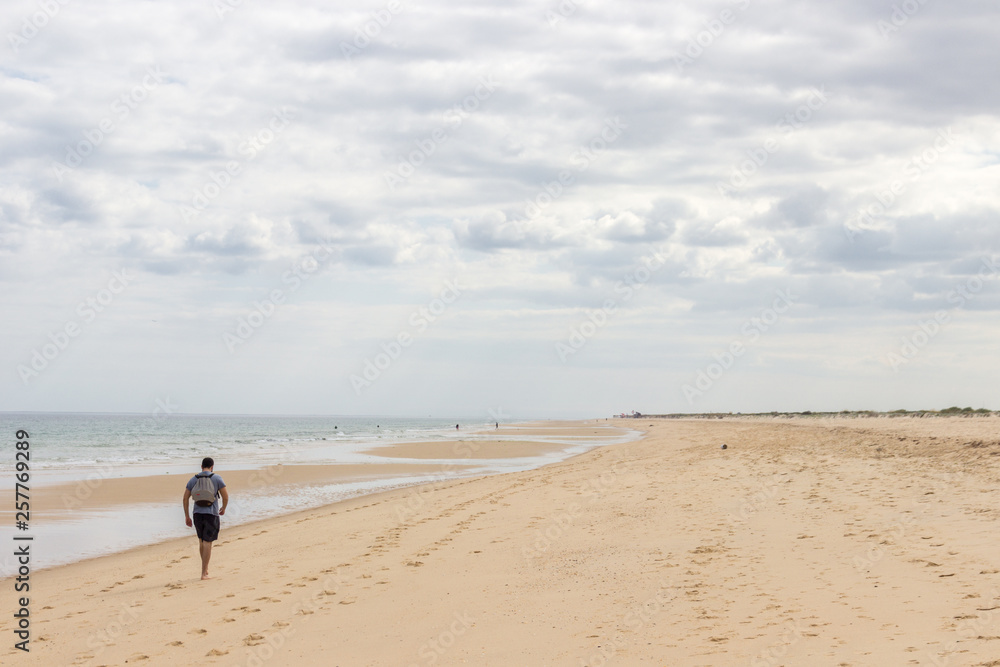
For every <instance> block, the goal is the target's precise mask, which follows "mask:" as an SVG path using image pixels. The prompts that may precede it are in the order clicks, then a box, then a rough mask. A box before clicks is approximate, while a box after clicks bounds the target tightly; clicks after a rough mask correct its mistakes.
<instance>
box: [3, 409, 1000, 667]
mask: <svg viewBox="0 0 1000 667" xmlns="http://www.w3.org/2000/svg"><path fill="white" fill-rule="evenodd" d="M623 421H624V424H622V423H619V424H616V425H625V426H628V427H632V428H642V429H644V430H646V431H648V434H647V435H646V437H645V438H643V439H642V440H639V441H634V442H630V443H626V444H622V445H614V446H609V447H603V448H600V449H596V450H593V451H591V452H588V453H586V454H583V455H580V456H578V457H575V458H573V459H570V460H567V461H563V462H560V463H556V464H552V465H549V466H546V467H544V468H540V469H536V470H532V471H528V472H520V473H510V474H505V475H498V476H494V477H488V478H479V479H462V480H453V481H446V482H440V483H436V484H433V485H425V486H422V487H413V488H409V489H401V490H396V491H391V492H386V493H381V494H377V495H372V496H366V497H363V498H357V499H354V500H349V501H344V502H341V503H337V504H334V505H330V506H327V507H323V508H320V509H316V510H310V511H304V512H299V513H297V514H293V515H289V516H286V517H281V518H277V519H271V520H267V521H263V522H258V523H253V524H247V525H243V526H239V527H236V528H226V527H225V524H223V532H222V537H221V539H220V541H219V542H218V543H216V547H215V550H214V553H213V559H212V567H211V571H212V574H213V576H214V577H215V579H213V580H210V581H207V582H202V581H200V580H199V579H198V574H199V568H198V560H197V545H196V542H195V539H194V538H193V537H191V538H189V539H184V540H175V541H171V542H167V543H163V544H158V545H154V546H150V547H143V548H140V549H135V550H133V551H130V552H126V553H122V554H115V555H112V556H108V557H103V558H98V559H94V560H90V561H85V562H81V563H76V564H73V565H69V566H64V567H59V568H54V569H51V570H45V571H41V572H37V573H33V574H32V578H31V592H30V595H29V596H30V598H31V601H30V609H31V623H32V624H31V632H32V641H31V644H30V647H31V652H30V653H22V652H20V651H16V650H14V649H13V648H12V646H13V643H14V641H15V639H14V635H13V634H12V632H11V630H12V629H13V622H12V614H13V611H14V605H15V595H16V594H15V593H14V592H13V583H12V582H11V581H10V580H5V581H3V582H0V591H6V593H3V594H2V595H0V609H2V616H0V619H2V620H0V630H2V631H3V633H2V635H3V636H5V637H7V638H8V639H7V641H8V644H7V646H5V647H2V648H0V656H3V657H2V662H3V664H18V665H20V664H24V665H36V664H37V665H94V666H96V665H123V664H126V663H128V664H130V665H134V664H139V665H187V664H195V663H199V664H217V665H297V666H301V665H341V666H349V665H432V664H433V665H458V664H468V665H572V666H579V665H588V666H590V667H597V666H598V665H613V664H620V665H646V664H648V665H692V666H694V665H751V666H754V665H770V666H775V667H777V666H780V665H785V666H790V665H839V666H860V665H872V666H876V665H877V666H885V665H948V666H949V667H954V666H958V665H998V664H1000V662H998V661H1000V550H998V549H997V547H996V536H997V529H998V528H1000V525H998V523H997V518H998V515H997V511H998V510H997V500H998V491H997V488H998V487H997V482H998V481H1000V439H998V437H997V436H996V433H997V427H998V426H1000V420H998V419H995V418H977V419H961V418H953V419H940V418H939V419H922V420H917V419H893V420H889V419H843V420H840V419H776V420H770V419H760V420H749V419H743V420H741V419H733V420H729V419H726V420H711V421H699V420H645V419H643V420H623ZM602 423H603V422H602ZM568 428H577V429H579V428H581V425H579V424H577V425H569V426H568ZM723 443H726V444H727V445H728V449H726V450H722V449H721V445H722V444H723ZM230 486H231V487H233V488H232V489H231V493H233V494H236V493H238V492H239V491H238V489H237V488H236V487H235V486H234V485H233V484H230ZM178 511H179V508H178Z"/></svg>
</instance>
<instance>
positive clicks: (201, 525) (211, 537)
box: [192, 512, 219, 542]
mask: <svg viewBox="0 0 1000 667" xmlns="http://www.w3.org/2000/svg"><path fill="white" fill-rule="evenodd" d="M192 520H193V521H194V529H195V531H196V532H197V533H198V539H199V540H201V541H202V542H214V541H216V540H217V539H219V517H217V516H215V515H214V514H204V513H200V512H195V514H194V516H193V517H192Z"/></svg>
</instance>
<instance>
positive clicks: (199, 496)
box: [191, 472, 216, 507]
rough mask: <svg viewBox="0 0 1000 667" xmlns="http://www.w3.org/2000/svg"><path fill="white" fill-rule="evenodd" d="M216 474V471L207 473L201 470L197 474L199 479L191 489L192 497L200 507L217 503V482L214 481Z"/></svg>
mask: <svg viewBox="0 0 1000 667" xmlns="http://www.w3.org/2000/svg"><path fill="white" fill-rule="evenodd" d="M214 474H215V473H214V472H210V473H207V474H206V473H203V472H200V473H198V474H197V475H195V477H197V481H196V482H195V483H194V488H193V489H191V497H192V498H193V499H194V504H195V505H197V506H198V507H211V506H212V505H213V504H214V503H215V496H216V491H215V482H213V481H212V476H213V475H214Z"/></svg>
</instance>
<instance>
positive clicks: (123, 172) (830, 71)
mask: <svg viewBox="0 0 1000 667" xmlns="http://www.w3.org/2000/svg"><path fill="white" fill-rule="evenodd" d="M350 4H351V7H350V8H346V7H343V6H340V5H337V4H336V3H328V2H318V1H309V0H293V1H291V2H283V3H265V2H262V1H261V0H198V1H189V0H180V1H177V2H169V3H166V2H128V3H125V2H103V1H101V0H97V1H95V2H87V3H81V2H76V1H75V0H11V1H10V2H5V3H3V5H2V7H0V31H2V33H3V36H4V39H3V44H2V45H0V100H2V104H0V295H2V296H0V299H2V306H3V312H4V315H3V319H2V325H0V370H2V380H0V410H68V411H131V412H149V411H151V410H153V409H155V408H156V406H157V401H161V402H163V401H168V402H169V405H171V406H173V409H176V410H178V411H181V412H230V413H301V414H388V415H416V416H421V415H435V416H465V417H468V418H482V419H483V420H489V419H491V415H492V414H500V415H510V416H514V417H533V416H539V417H545V416H549V417H559V416H567V417H575V416H605V415H610V414H612V413H617V412H622V411H630V410H639V411H641V412H646V413H665V412H690V411H734V412H735V411H744V412H745V411H762V410H841V409H863V408H874V409H896V408H909V409H918V408H921V409H922V408H944V407H947V406H950V405H955V404H958V405H961V406H966V405H971V406H973V407H977V408H978V407H983V406H986V407H992V408H1000V389H998V385H997V382H996V379H995V375H996V370H997V363H996V362H997V352H998V342H997V331H998V330H1000V329H998V325H1000V298H998V294H1000V292H998V289H997V283H998V274H1000V264H994V263H993V260H994V259H996V260H997V261H998V262H1000V224H998V223H1000V220H998V210H1000V197H998V189H997V183H998V181H1000V164H998V150H1000V122H998V118H997V115H996V114H997V110H998V109H1000V88H998V87H997V86H996V85H995V84H996V81H998V80H1000V71H998V70H1000V68H998V64H997V63H998V59H997V57H996V36H995V27H996V25H997V20H998V18H1000V9H998V8H997V6H996V4H995V3H994V2H987V1H985V0H982V1H974V0H969V1H958V2H940V1H934V0H920V1H918V0H908V2H907V3H903V4H896V5H894V3H893V2H889V1H887V0H880V1H876V2H870V1H867V0H866V1H861V0H844V1H843V2H837V3H800V2H789V1H788V0H736V1H735V2H714V3H694V2H691V3H681V2H663V1H655V2H654V1H642V0H634V1H627V2H604V1H600V0H579V1H578V2H576V1H574V0H564V1H563V2H562V3H558V2H556V1H555V0H552V1H545V0H504V1H503V2H499V1H496V0H479V1H476V2H470V3H464V4H458V5H456V4H455V3H447V2H439V1H437V0H392V1H390V2H383V1H381V0H380V1H373V2H358V3H350Z"/></svg>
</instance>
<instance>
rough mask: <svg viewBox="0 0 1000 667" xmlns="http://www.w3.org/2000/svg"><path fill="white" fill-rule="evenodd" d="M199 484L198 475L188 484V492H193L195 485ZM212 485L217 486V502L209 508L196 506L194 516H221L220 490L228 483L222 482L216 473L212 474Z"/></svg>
mask: <svg viewBox="0 0 1000 667" xmlns="http://www.w3.org/2000/svg"><path fill="white" fill-rule="evenodd" d="M197 482H198V475H195V476H194V477H192V478H191V480H190V481H189V482H188V483H187V490H188V491H193V490H194V485H195V484H196V483H197ZM212 483H213V484H215V502H214V503H212V504H211V505H209V506H208V507H199V506H198V505H195V506H194V510H192V512H193V513H194V514H214V515H215V516H219V489H221V488H223V487H225V486H226V483H225V482H223V481H222V477H220V476H219V475H217V474H215V473H212Z"/></svg>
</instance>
